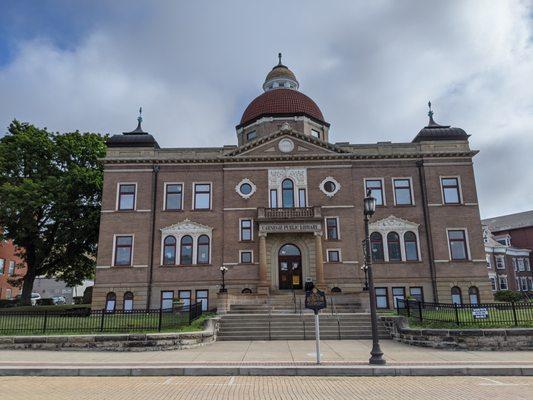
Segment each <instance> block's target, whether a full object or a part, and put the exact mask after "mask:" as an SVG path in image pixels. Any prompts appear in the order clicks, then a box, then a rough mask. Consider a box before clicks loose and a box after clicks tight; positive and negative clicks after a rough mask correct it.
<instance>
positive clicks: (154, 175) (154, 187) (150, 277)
mask: <svg viewBox="0 0 533 400" xmlns="http://www.w3.org/2000/svg"><path fill="white" fill-rule="evenodd" d="M158 174H159V165H154V166H153V173H152V229H151V232H150V262H149V266H148V270H149V271H148V293H147V295H146V296H147V298H146V310H150V308H151V303H152V282H153V280H154V239H155V214H156V207H157V178H158Z"/></svg>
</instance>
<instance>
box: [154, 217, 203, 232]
mask: <svg viewBox="0 0 533 400" xmlns="http://www.w3.org/2000/svg"><path fill="white" fill-rule="evenodd" d="M212 231H213V228H211V227H210V226H207V225H202V224H199V223H198V222H193V221H191V220H190V219H185V220H183V221H181V222H178V223H177V224H174V225H170V226H167V227H165V228H161V232H162V233H163V234H164V235H171V234H178V235H179V234H199V235H200V234H211V232H212Z"/></svg>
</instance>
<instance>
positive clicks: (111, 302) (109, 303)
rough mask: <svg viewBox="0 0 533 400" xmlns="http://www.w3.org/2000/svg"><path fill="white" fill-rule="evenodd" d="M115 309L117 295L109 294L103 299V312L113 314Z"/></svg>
mask: <svg viewBox="0 0 533 400" xmlns="http://www.w3.org/2000/svg"><path fill="white" fill-rule="evenodd" d="M116 308H117V295H116V294H115V292H109V293H108V294H107V296H106V297H105V310H106V311H107V312H115V309H116Z"/></svg>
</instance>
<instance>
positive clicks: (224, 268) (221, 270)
mask: <svg viewBox="0 0 533 400" xmlns="http://www.w3.org/2000/svg"><path fill="white" fill-rule="evenodd" d="M227 270H228V267H224V266H222V267H220V272H226V271H227Z"/></svg>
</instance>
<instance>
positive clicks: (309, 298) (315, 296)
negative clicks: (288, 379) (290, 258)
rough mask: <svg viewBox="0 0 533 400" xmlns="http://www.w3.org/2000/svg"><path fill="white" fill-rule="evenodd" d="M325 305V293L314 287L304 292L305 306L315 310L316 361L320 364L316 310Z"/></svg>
mask: <svg viewBox="0 0 533 400" xmlns="http://www.w3.org/2000/svg"><path fill="white" fill-rule="evenodd" d="M326 307H327V302H326V295H325V294H324V292H322V291H321V290H318V289H317V288H316V287H314V288H313V289H311V290H310V291H307V292H305V308H308V309H310V310H313V311H314V312H315V338H316V363H317V364H320V321H319V318H318V311H320V310H322V309H323V308H326Z"/></svg>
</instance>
